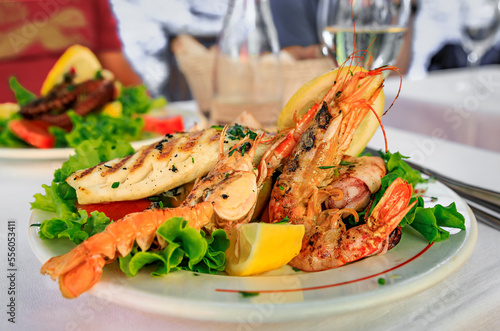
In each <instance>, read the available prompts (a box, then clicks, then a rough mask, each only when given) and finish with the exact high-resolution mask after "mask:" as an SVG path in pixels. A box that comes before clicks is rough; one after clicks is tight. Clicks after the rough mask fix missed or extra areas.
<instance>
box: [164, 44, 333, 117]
mask: <svg viewBox="0 0 500 331" xmlns="http://www.w3.org/2000/svg"><path fill="white" fill-rule="evenodd" d="M172 51H173V53H174V55H175V58H176V60H177V63H178V65H179V69H180V70H181V72H182V73H183V74H184V76H185V77H186V80H187V82H188V84H189V88H190V90H191V93H192V94H193V96H194V98H195V100H196V102H197V103H198V107H199V109H200V110H201V111H202V112H208V110H209V109H210V104H211V98H212V76H213V67H214V61H215V50H214V49H213V48H211V49H207V48H205V47H204V46H203V45H201V44H200V43H199V42H198V41H197V40H196V39H194V38H193V37H191V36H188V35H181V36H179V37H177V38H176V39H174V40H173V42H172ZM280 59H281V65H282V67H281V68H282V78H283V99H282V106H284V105H285V104H286V102H287V101H288V99H290V97H291V96H292V95H293V94H294V93H295V91H297V89H298V88H299V87H301V86H302V85H303V84H305V83H307V82H308V81H309V80H311V79H312V78H314V77H316V76H318V75H321V74H323V73H325V72H327V71H329V70H332V69H333V68H334V65H333V61H332V60H331V59H329V58H326V57H325V58H318V59H308V60H295V59H293V57H292V56H291V55H289V54H288V53H287V52H286V51H282V52H281V54H280Z"/></svg>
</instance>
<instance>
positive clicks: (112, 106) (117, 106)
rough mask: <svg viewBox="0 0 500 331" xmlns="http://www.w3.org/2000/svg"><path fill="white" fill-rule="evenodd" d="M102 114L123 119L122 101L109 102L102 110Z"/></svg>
mask: <svg viewBox="0 0 500 331" xmlns="http://www.w3.org/2000/svg"><path fill="white" fill-rule="evenodd" d="M102 113H103V114H106V115H109V116H111V117H121V116H122V113H123V105H122V103H121V102H120V101H113V102H109V103H107V104H106V105H105V106H104V107H103V108H102Z"/></svg>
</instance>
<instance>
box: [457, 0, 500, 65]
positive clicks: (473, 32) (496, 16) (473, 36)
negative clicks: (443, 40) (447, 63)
mask: <svg viewBox="0 0 500 331" xmlns="http://www.w3.org/2000/svg"><path fill="white" fill-rule="evenodd" d="M460 4H461V6H460V16H461V21H460V22H461V27H460V36H461V41H462V46H463V47H464V50H465V52H466V53H467V65H468V66H469V67H471V68H475V67H477V66H479V64H480V62H481V58H482V57H483V55H484V54H485V53H486V51H487V50H488V49H490V48H491V47H492V46H493V44H494V43H495V36H496V34H497V32H498V29H499V27H500V0H462V1H461V3H460Z"/></svg>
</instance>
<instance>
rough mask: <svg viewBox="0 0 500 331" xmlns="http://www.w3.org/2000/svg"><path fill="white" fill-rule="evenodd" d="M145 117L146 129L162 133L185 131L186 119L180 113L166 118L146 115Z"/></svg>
mask: <svg viewBox="0 0 500 331" xmlns="http://www.w3.org/2000/svg"><path fill="white" fill-rule="evenodd" d="M143 118H144V129H143V130H144V131H148V132H155V133H159V134H162V135H164V134H168V133H174V132H182V131H184V119H183V118H182V116H180V115H177V116H171V117H166V118H160V117H153V116H147V115H145V116H143Z"/></svg>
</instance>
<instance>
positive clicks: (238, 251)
mask: <svg viewBox="0 0 500 331" xmlns="http://www.w3.org/2000/svg"><path fill="white" fill-rule="evenodd" d="M304 231H305V230H304V225H292V224H269V223H248V224H245V225H243V226H241V228H240V229H239V230H238V232H236V233H229V235H228V236H229V239H230V240H231V246H229V248H228V250H227V251H226V272H227V273H228V274H229V275H231V276H250V275H255V274H260V273H263V272H266V271H271V270H275V269H278V268H281V267H282V266H284V265H285V264H287V263H288V262H290V260H292V259H293V258H294V257H295V256H297V254H299V252H300V249H301V247H302V237H304Z"/></svg>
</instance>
